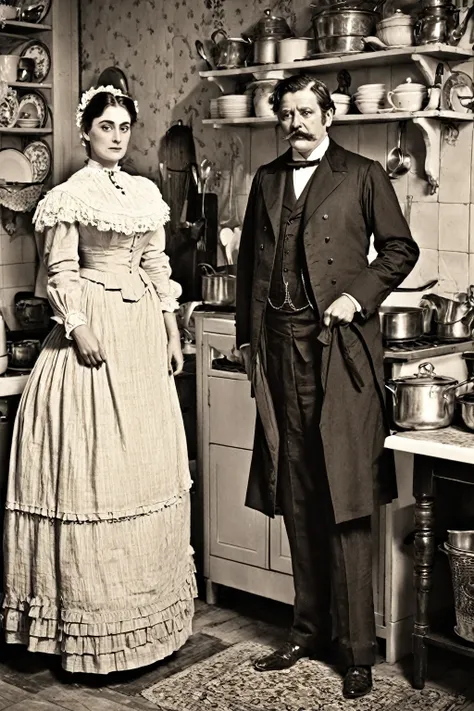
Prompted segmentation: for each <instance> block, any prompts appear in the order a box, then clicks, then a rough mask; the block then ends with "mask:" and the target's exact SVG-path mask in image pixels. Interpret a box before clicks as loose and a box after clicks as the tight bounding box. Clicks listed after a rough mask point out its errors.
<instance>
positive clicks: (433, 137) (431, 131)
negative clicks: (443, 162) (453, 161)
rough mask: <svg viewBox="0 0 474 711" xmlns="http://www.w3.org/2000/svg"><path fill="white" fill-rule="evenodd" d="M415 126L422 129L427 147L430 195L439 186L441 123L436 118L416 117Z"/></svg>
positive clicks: (426, 166)
mask: <svg viewBox="0 0 474 711" xmlns="http://www.w3.org/2000/svg"><path fill="white" fill-rule="evenodd" d="M413 123H414V124H415V126H418V128H419V129H420V131H421V133H422V136H423V140H424V142H425V147H426V158H425V173H426V179H427V181H428V183H429V185H430V195H434V194H435V193H436V191H437V190H438V188H439V166H440V155H441V141H440V132H441V125H440V122H439V121H437V120H436V119H429V118H422V117H416V118H414V119H413Z"/></svg>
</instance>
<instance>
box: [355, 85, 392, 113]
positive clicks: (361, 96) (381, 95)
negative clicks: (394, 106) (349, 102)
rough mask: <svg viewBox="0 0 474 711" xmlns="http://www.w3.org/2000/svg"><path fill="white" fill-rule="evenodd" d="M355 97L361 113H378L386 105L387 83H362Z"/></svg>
mask: <svg viewBox="0 0 474 711" xmlns="http://www.w3.org/2000/svg"><path fill="white" fill-rule="evenodd" d="M354 99H355V104H356V106H357V108H358V109H359V111H360V113H361V114H376V113H377V112H378V111H379V109H382V108H383V107H384V99H385V84H362V85H361V86H359V88H358V89H357V91H356V93H355V94H354Z"/></svg>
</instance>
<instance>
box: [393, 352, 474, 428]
mask: <svg viewBox="0 0 474 711" xmlns="http://www.w3.org/2000/svg"><path fill="white" fill-rule="evenodd" d="M468 382H469V380H466V381H463V382H461V383H460V382H458V381H457V380H456V379H455V378H450V377H448V376H444V375H437V374H436V373H435V369H434V366H433V364H432V363H420V365H419V366H418V372H417V373H415V374H414V375H407V376H404V377H402V378H397V379H394V380H387V381H386V382H385V387H386V388H387V390H390V392H391V393H392V395H393V398H392V400H393V421H394V423H395V425H396V426H397V427H399V428H400V429H405V430H436V429H440V428H441V427H448V426H449V425H450V424H451V422H452V420H453V417H454V408H455V404H456V390H457V388H459V387H460V386H461V385H465V384H466V383H468Z"/></svg>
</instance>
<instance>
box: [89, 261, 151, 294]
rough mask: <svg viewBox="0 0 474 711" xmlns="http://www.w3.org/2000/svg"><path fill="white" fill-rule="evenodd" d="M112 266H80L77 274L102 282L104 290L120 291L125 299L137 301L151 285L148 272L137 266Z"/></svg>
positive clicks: (98, 282)
mask: <svg viewBox="0 0 474 711" xmlns="http://www.w3.org/2000/svg"><path fill="white" fill-rule="evenodd" d="M110 266H112V265H110ZM114 267H115V268H114V269H113V270H112V269H107V270H105V269H93V268H90V267H81V268H80V270H79V274H80V276H81V277H82V278H83V279H87V280H88V281H93V282H95V283H96V284H102V285H103V287H104V288H105V289H106V291H120V292H121V293H122V297H123V299H124V300H125V301H139V300H140V299H141V298H142V297H143V295H144V294H145V292H146V291H147V289H148V288H149V286H150V285H151V279H150V277H149V276H148V274H147V273H146V272H145V271H144V270H143V269H141V268H140V267H139V266H137V267H135V268H134V269H132V268H123V267H122V265H114Z"/></svg>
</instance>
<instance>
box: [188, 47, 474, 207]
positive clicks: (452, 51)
mask: <svg viewBox="0 0 474 711" xmlns="http://www.w3.org/2000/svg"><path fill="white" fill-rule="evenodd" d="M472 59H474V51H472V50H471V49H464V48H462V47H452V46H451V45H446V44H439V43H434V44H428V45H421V46H419V47H400V48H395V49H387V50H379V51H374V52H369V51H367V52H357V53H354V54H338V55H329V56H328V55H318V56H317V57H315V58H312V59H305V60H302V61H295V62H289V63H285V64H264V65H253V66H248V67H239V68H235V69H219V70H218V69H216V70H212V71H201V72H199V75H200V76H201V77H202V78H203V79H207V80H208V81H211V82H214V83H216V84H217V85H218V86H219V88H220V89H221V91H222V92H224V93H232V91H235V84H236V82H238V81H239V80H242V79H245V78H246V77H249V80H251V78H253V79H262V78H272V73H273V77H275V73H277V76H278V73H279V76H280V77H281V76H291V75H292V74H298V73H300V72H302V71H306V72H310V73H328V72H330V71H335V72H337V71H339V70H340V69H342V68H344V69H347V70H351V69H353V70H355V69H363V68H371V67H380V66H391V65H393V64H406V63H409V62H413V63H414V64H415V65H416V66H417V67H418V69H419V70H420V72H421V73H422V75H423V78H424V80H425V82H426V85H427V86H433V85H434V79H435V73H436V68H437V66H438V63H439V62H442V63H443V65H444V74H443V77H444V80H446V79H447V78H448V76H449V75H450V74H451V72H452V69H451V67H450V65H449V63H451V64H453V63H454V64H460V63H462V62H465V61H468V60H472ZM473 119H474V114H473V113H472V112H469V113H461V112H456V111H451V110H449V106H448V105H447V104H446V101H445V99H444V97H443V96H442V98H441V103H440V107H439V109H437V110H434V111H416V112H405V111H393V112H390V113H381V114H346V115H345V116H339V117H338V116H337V115H336V116H335V117H334V121H333V122H334V124H355V123H389V122H394V121H397V122H399V121H412V122H413V123H414V124H415V125H416V126H418V128H419V129H420V131H421V133H422V136H423V140H424V142H425V146H426V160H425V173H426V179H427V182H428V183H429V185H430V191H431V194H434V193H435V192H436V191H437V189H438V187H439V167H440V166H439V164H440V154H441V145H440V144H441V125H442V124H445V126H449V127H451V130H450V131H448V132H447V134H449V136H450V140H455V138H456V136H457V135H458V133H459V128H458V124H459V125H460V126H462V125H467V124H469V123H471V122H472V121H473ZM276 123H277V122H276V119H275V118H274V117H273V116H270V117H268V118H258V117H248V118H232V119H220V118H219V119H215V118H209V119H204V120H203V124H204V125H209V126H212V127H213V128H225V127H233V126H235V127H244V126H247V127H254V128H257V127H268V126H273V125H276ZM453 127H454V128H453Z"/></svg>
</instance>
